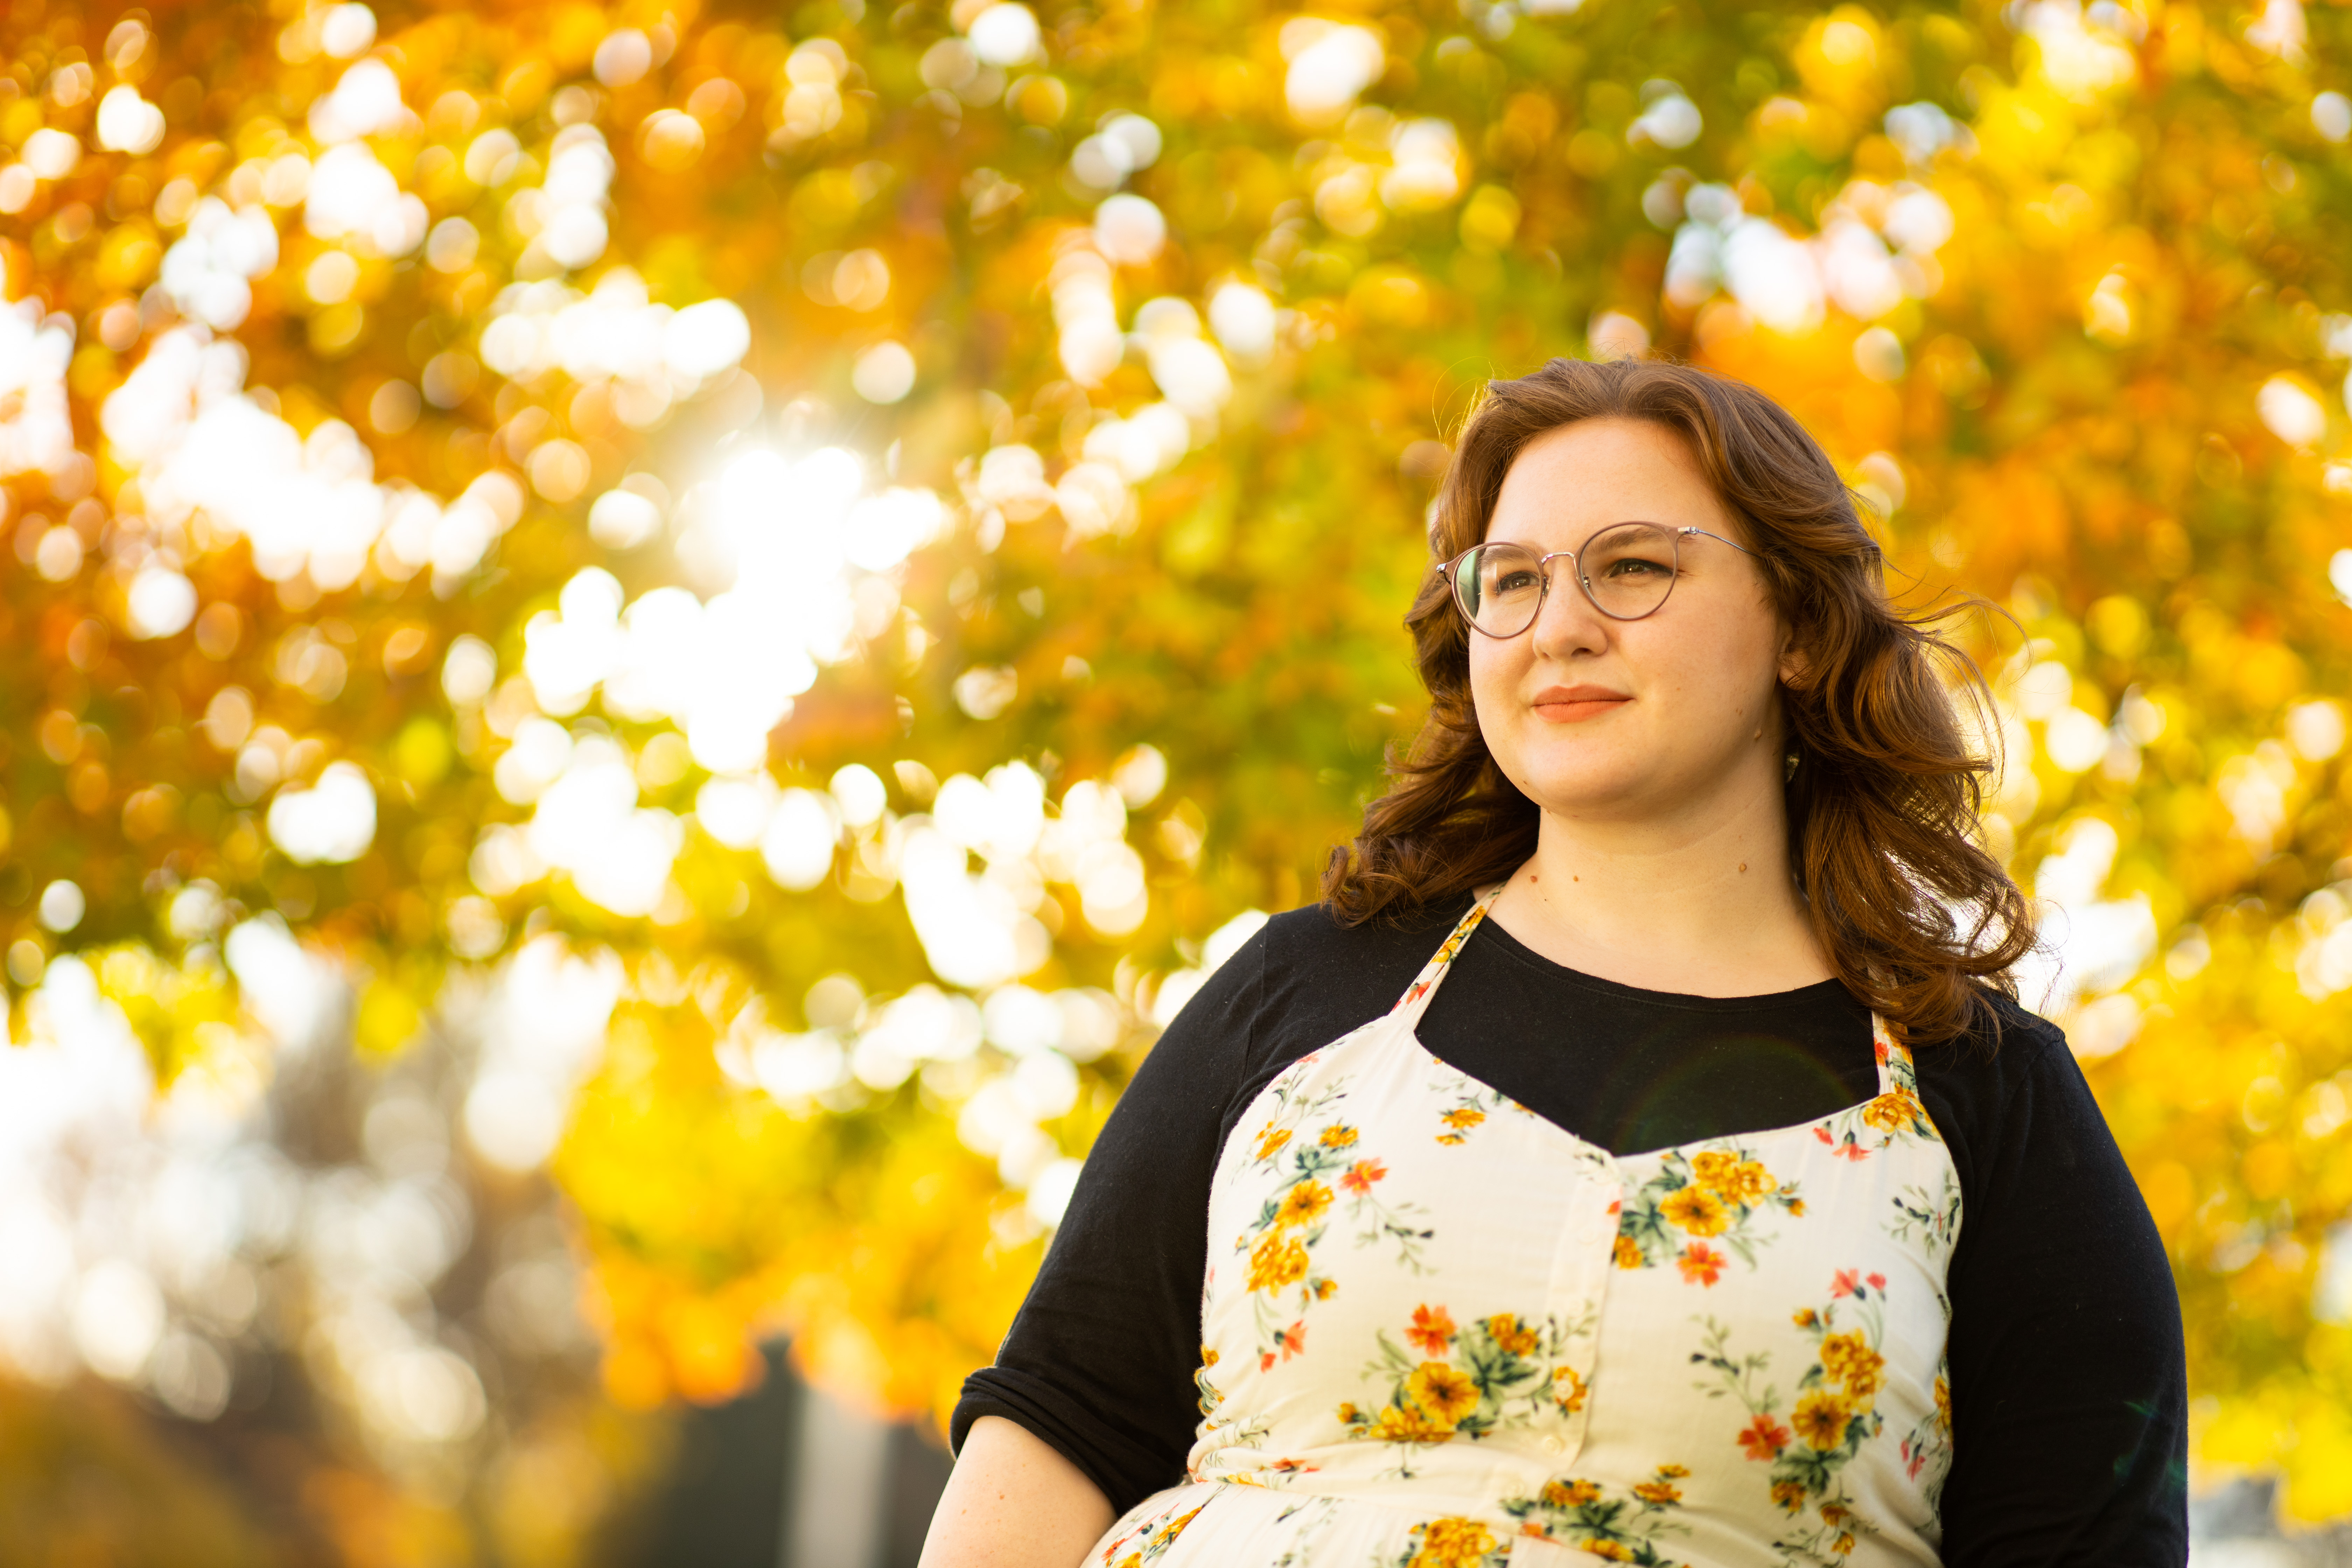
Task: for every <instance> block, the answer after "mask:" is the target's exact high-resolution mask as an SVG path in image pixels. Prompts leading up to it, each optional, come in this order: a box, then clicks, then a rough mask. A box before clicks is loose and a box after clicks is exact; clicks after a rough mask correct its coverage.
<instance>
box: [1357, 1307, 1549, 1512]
mask: <svg viewBox="0 0 2352 1568" xmlns="http://www.w3.org/2000/svg"><path fill="white" fill-rule="evenodd" d="M1590 1327H1591V1325H1590V1323H1589V1322H1575V1323H1570V1322H1567V1321H1562V1320H1560V1319H1559V1318H1541V1319H1528V1318H1521V1317H1519V1316H1517V1314H1515V1313H1510V1312H1498V1313H1496V1314H1495V1315H1494V1316H1493V1317H1488V1318H1477V1319H1474V1320H1472V1321H1471V1323H1470V1325H1469V1326H1468V1327H1467V1328H1457V1327H1456V1326H1455V1324H1454V1317H1453V1314H1451V1313H1450V1312H1448V1311H1447V1310H1445V1309H1444V1307H1433V1306H1431V1305H1429V1304H1428V1303H1427V1302H1423V1304H1422V1305H1420V1306H1418V1307H1416V1308H1414V1309H1413V1313H1412V1323H1411V1325H1410V1326H1408V1327H1407V1328H1406V1329H1405V1331H1404V1338H1405V1344H1404V1345H1402V1346H1401V1345H1399V1344H1398V1343H1397V1342H1395V1341H1394V1340H1391V1339H1390V1338H1389V1336H1388V1331H1386V1330H1385V1329H1383V1330H1381V1331H1380V1334H1379V1336H1378V1342H1379V1344H1380V1351H1381V1353H1380V1358H1379V1359H1378V1360H1376V1361H1374V1362H1373V1363H1371V1364H1370V1365H1369V1366H1367V1367H1366V1368H1365V1369H1364V1375H1365V1376H1366V1377H1367V1378H1369V1379H1372V1380H1375V1381H1376V1382H1377V1383H1384V1384H1387V1387H1388V1400H1387V1403H1385V1404H1383V1405H1373V1406H1370V1407H1367V1406H1365V1405H1358V1404H1357V1403H1355V1402H1354V1401H1353V1400H1350V1401H1349V1402H1348V1403H1346V1404H1343V1405H1340V1406H1339V1412H1338V1414H1339V1422H1340V1425H1342V1426H1345V1427H1346V1428H1347V1431H1348V1436H1349V1437H1351V1438H1357V1439H1360V1440H1364V1441H1369V1442H1376V1443H1393V1444H1395V1445H1397V1447H1398V1450H1399V1455H1400V1458H1399V1459H1398V1463H1397V1468H1396V1469H1395V1471H1394V1472H1392V1473H1393V1474H1395V1475H1396V1476H1398V1477H1399V1478H1400V1479H1412V1458H1413V1455H1414V1453H1415V1452H1416V1451H1417V1450H1418V1449H1420V1448H1423V1447H1433V1446H1434V1445H1436V1444H1440V1443H1450V1442H1452V1441H1453V1440H1454V1438H1456V1437H1468V1438H1471V1439H1473V1440H1474V1441H1475V1439H1477V1438H1480V1437H1484V1436H1486V1435H1487V1434H1488V1433H1490V1432H1493V1431H1496V1430H1497V1429H1499V1428H1503V1427H1516V1426H1533V1425H1535V1424H1536V1423H1537V1422H1538V1421H1542V1420H1546V1419H1556V1418H1558V1417H1560V1416H1565V1415H1574V1414H1575V1413H1576V1412H1577V1411H1579V1410H1580V1409H1582V1408H1583V1406H1584V1401H1585V1396H1586V1394H1587V1392H1588V1390H1587V1388H1586V1386H1585V1381H1584V1378H1583V1376H1582V1375H1581V1374H1580V1373H1578V1372H1577V1370H1576V1369H1575V1368H1574V1367H1573V1366H1571V1365H1570V1364H1569V1361H1568V1347H1569V1344H1570V1342H1571V1341H1573V1340H1575V1339H1577V1338H1578V1337H1579V1336H1580V1334H1582V1333H1585V1332H1589V1331H1590ZM1408 1347H1409V1348H1408Z"/></svg>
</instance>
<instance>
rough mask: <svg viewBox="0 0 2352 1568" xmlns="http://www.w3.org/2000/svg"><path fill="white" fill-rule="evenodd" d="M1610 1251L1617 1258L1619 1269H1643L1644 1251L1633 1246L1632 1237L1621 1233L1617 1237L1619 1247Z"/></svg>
mask: <svg viewBox="0 0 2352 1568" xmlns="http://www.w3.org/2000/svg"><path fill="white" fill-rule="evenodd" d="M1610 1251H1611V1253H1612V1256H1613V1257H1614V1258H1616V1260H1617V1267H1618V1268H1640V1267H1642V1249H1641V1248H1640V1247H1637V1246H1635V1245H1634V1244H1633V1237H1630V1236H1626V1235H1624V1234H1622V1232H1621V1233H1620V1234H1619V1235H1618V1237H1617V1245H1616V1246H1615V1247H1612V1248H1611V1249H1610Z"/></svg>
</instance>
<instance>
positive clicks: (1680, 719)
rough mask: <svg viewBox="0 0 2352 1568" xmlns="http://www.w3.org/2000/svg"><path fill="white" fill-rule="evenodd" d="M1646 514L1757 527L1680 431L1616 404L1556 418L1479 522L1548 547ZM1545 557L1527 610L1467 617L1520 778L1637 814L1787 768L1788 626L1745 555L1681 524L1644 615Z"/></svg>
mask: <svg viewBox="0 0 2352 1568" xmlns="http://www.w3.org/2000/svg"><path fill="white" fill-rule="evenodd" d="M1629 521H1645V522H1659V523H1664V524H1666V525H1667V526H1669V527H1673V528H1685V527H1696V528H1704V529H1706V530H1708V531H1710V532H1713V533H1718V534H1722V535H1724V536H1725V537H1726V538H1728V539H1734V540H1738V542H1740V543H1741V544H1751V541H1750V540H1749V539H1748V537H1747V536H1746V534H1745V532H1744V531H1742V530H1741V528H1740V527H1739V525H1738V523H1736V522H1735V521H1732V518H1731V516H1730V514H1729V512H1728V511H1727V510H1726V509H1725V507H1724V505H1723V503H1722V501H1721V500H1719V499H1717V496H1716V494H1715V491H1714V489H1713V488H1712V487H1711V486H1709V484H1708V483H1707V481H1706V477H1705V476H1704V475H1703V474H1702V473H1701V472H1700V470H1699V468H1698V465H1697V462H1696V458H1694V457H1693V456H1692V454H1691V452H1690V450H1689V448H1688V447H1687V446H1685V443H1684V439H1683V437H1681V436H1679V435H1677V434H1676V433H1675V432H1673V431H1671V430H1668V429H1665V428H1664V427H1663V426H1657V425H1653V424H1650V423H1648V422H1646V421H1642V420H1633V419H1622V418H1606V419H1588V420H1581V421H1580V422H1578V423H1576V424H1574V425H1568V426H1561V427H1559V428H1558V429H1555V430H1550V431H1547V432H1546V433H1545V434H1544V435H1542V436H1539V437H1537V438H1536V439H1535V440H1533V441H1530V442H1529V443H1528V445H1527V446H1526V447H1524V448H1522V449H1521V451H1520V453H1519V456H1518V458H1517V460H1515V461H1514V462H1513V463H1512V465H1511V468H1510V470H1509V472H1508V473H1507V475H1506V476H1505V477H1504V479H1503V489H1502V493H1501V495H1500V497H1499V498H1497V500H1496V505H1495V513H1494V517H1493V519H1492V521H1491V523H1490V525H1489V527H1488V529H1487V531H1486V539H1487V541H1488V542H1512V543H1517V544H1524V545H1526V546H1528V548H1529V549H1532V550H1534V551H1537V552H1539V553H1549V552H1552V551H1558V550H1577V549H1580V548H1581V547H1582V546H1583V544H1584V542H1585V541H1586V540H1587V539H1588V538H1590V537H1591V535H1592V534H1593V532H1594V531H1597V530H1599V529H1601V528H1603V527H1606V526H1607V525H1609V524H1611V523H1615V522H1629ZM1551 571H1552V573H1553V574H1554V575H1553V579H1552V586H1551V591H1550V592H1549V594H1548V595H1546V596H1545V599H1544V601H1543V608H1542V611H1541V613H1540V614H1538V616H1537V617H1536V621H1535V624H1534V625H1533V626H1529V627H1528V629H1527V630H1526V631H1523V632H1521V633H1519V634H1518V635H1517V637H1486V636H1484V635H1482V634H1480V633H1476V632H1473V633H1471V634H1470V688H1471V695H1472V699H1473V700H1474V702H1475V705H1476V709H1477V714H1478V728H1479V730H1480V731H1481V732H1482V733H1483V734H1484V735H1485V737H1486V745H1487V748H1488V750H1490V751H1491V752H1493V753H1494V755H1495V760H1496V763H1499V764H1500V765H1501V767H1502V770H1503V773H1504V774H1505V776H1507V778H1509V779H1510V781H1511V782H1512V783H1513V784H1517V786H1518V787H1519V789H1520V791H1521V792H1522V793H1523V794H1525V795H1527V796H1528V798H1529V799H1531V800H1533V801H1535V802H1536V803H1537V804H1538V805H1540V806H1542V807H1544V808H1545V809H1546V810H1547V811H1550V812H1554V813H1557V814H1559V815H1562V816H1570V817H1576V818H1582V819H1594V818H1603V819H1619V820H1630V819H1639V818H1650V817H1656V816H1660V815H1662V814H1669V813H1672V812H1674V811H1675V809H1676V808H1677V807H1680V806H1695V805H1703V804H1706V803H1707V802H1710V801H1715V800H1720V799H1723V798H1724V797H1725V795H1726V794H1727V792H1737V791H1739V790H1742V789H1746V788H1754V787H1757V786H1758V785H1759V784H1761V783H1762V782H1764V781H1767V780H1769V782H1770V783H1771V784H1773V785H1775V786H1777V785H1778V784H1779V782H1780V757H1781V752H1782V748H1781V746H1780V706H1779V686H1778V683H1779V681H1780V679H1781V677H1782V675H1783V673H1784V664H1783V661H1784V657H1785V653H1784V650H1785V646H1786V644H1787V641H1788V627H1787V625H1786V623H1785V622H1783V621H1782V619H1781V618H1780V614H1779V612H1778V611H1777V610H1776V609H1775V607H1774V606H1773V604H1772V601H1771V597H1770V595H1769V591H1768V589H1767V586H1766V584H1765V580H1764V574H1763V573H1762V572H1761V571H1760V570H1759V567H1758V565H1757V563H1756V561H1755V559H1754V558H1753V557H1751V556H1749V555H1748V554H1746V553H1744V552H1741V551H1738V550H1735V549H1733V548H1732V547H1731V546H1730V545H1728V544H1726V543H1724V542H1722V541H1721V540H1717V539H1709V538H1706V537H1704V536H1702V535H1692V536H1690V537H1687V538H1685V539H1684V540H1683V541H1682V546H1681V556H1680V565H1679V571H1678V574H1677V575H1676V577H1675V584H1674V589H1673V592H1672V593H1671V594H1670V595H1668V596H1667V598H1666V602H1665V604H1664V605H1663V606H1662V607H1661V608H1660V609H1659V610H1658V611H1657V612H1656V613H1655V614H1654V615H1651V616H1647V617H1645V618H1643V619H1641V620H1635V621H1620V620H1612V619H1611V618H1610V617H1608V616H1604V615H1602V614H1601V612H1600V611H1599V610H1597V609H1595V608H1594V607H1593V605H1592V601H1591V599H1589V598H1587V597H1586V596H1585V595H1584V593H1583V591H1582V590H1581V589H1580V587H1579V586H1578V585H1577V584H1576V581H1575V576H1574V571H1575V567H1574V563H1572V562H1570V561H1567V560H1560V561H1556V562H1553V563H1551ZM1790 668H1793V667H1792V666H1791V667H1790ZM1759 730H1761V731H1763V738H1762V739H1761V740H1759V739H1757V738H1756V733H1757V731H1759Z"/></svg>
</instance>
